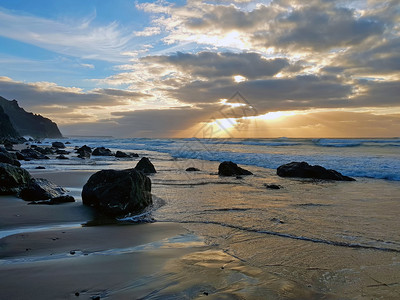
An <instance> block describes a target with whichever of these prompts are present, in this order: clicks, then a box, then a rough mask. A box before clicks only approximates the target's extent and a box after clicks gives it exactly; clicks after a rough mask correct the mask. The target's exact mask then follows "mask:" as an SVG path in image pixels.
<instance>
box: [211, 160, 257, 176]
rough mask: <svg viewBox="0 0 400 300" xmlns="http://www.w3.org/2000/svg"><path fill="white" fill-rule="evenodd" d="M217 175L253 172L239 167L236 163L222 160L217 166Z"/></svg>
mask: <svg viewBox="0 0 400 300" xmlns="http://www.w3.org/2000/svg"><path fill="white" fill-rule="evenodd" d="M218 175H220V176H237V175H253V173H251V172H250V171H248V170H245V169H243V168H241V167H239V166H238V165H237V164H235V163H233V162H231V161H224V162H222V163H221V164H220V165H219V167H218Z"/></svg>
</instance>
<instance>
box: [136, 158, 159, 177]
mask: <svg viewBox="0 0 400 300" xmlns="http://www.w3.org/2000/svg"><path fill="white" fill-rule="evenodd" d="M135 169H136V170H139V171H142V172H143V173H144V174H152V173H157V171H156V168H154V165H153V164H152V163H151V161H150V160H149V159H148V158H147V157H142V159H141V160H140V161H139V162H138V163H137V165H136V167H135Z"/></svg>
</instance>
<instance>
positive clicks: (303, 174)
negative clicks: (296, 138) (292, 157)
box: [276, 161, 355, 181]
mask: <svg viewBox="0 0 400 300" xmlns="http://www.w3.org/2000/svg"><path fill="white" fill-rule="evenodd" d="M276 173H277V174H278V176H281V177H300V178H314V179H326V180H340V181H355V179H354V178H351V177H348V176H344V175H342V174H340V173H339V172H337V171H335V170H327V169H325V168H324V167H321V166H318V165H315V166H312V165H309V164H308V163H306V162H304V161H303V162H291V163H288V164H285V165H282V166H280V167H278V169H277V172H276Z"/></svg>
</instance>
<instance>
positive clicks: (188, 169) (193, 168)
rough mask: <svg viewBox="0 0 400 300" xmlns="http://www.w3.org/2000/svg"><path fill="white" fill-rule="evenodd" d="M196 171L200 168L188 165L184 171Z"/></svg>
mask: <svg viewBox="0 0 400 300" xmlns="http://www.w3.org/2000/svg"><path fill="white" fill-rule="evenodd" d="M196 171H200V169H197V168H195V167H189V168H187V169H186V172H196Z"/></svg>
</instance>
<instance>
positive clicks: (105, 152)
mask: <svg viewBox="0 0 400 300" xmlns="http://www.w3.org/2000/svg"><path fill="white" fill-rule="evenodd" d="M92 155H94V156H112V153H111V150H110V149H107V148H104V147H97V148H96V149H94V151H93V153H92Z"/></svg>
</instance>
